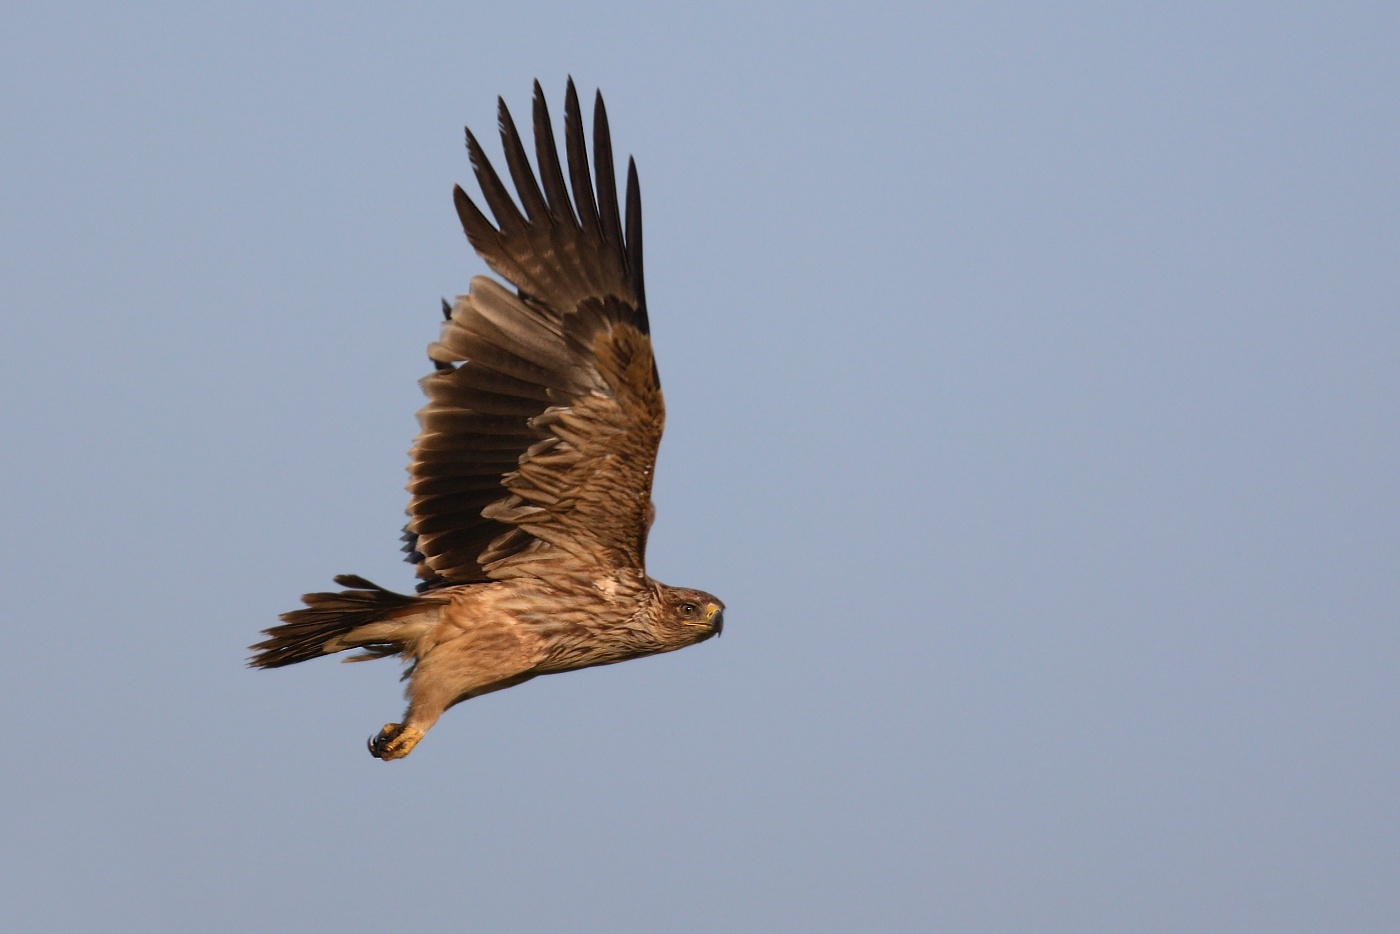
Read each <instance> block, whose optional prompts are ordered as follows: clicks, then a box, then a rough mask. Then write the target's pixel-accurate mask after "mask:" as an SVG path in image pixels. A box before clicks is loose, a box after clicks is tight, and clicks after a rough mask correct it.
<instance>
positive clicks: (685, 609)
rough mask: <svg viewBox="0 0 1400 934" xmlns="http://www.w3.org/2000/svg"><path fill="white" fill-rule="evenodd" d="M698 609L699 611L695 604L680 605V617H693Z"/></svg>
mask: <svg viewBox="0 0 1400 934" xmlns="http://www.w3.org/2000/svg"><path fill="white" fill-rule="evenodd" d="M699 609H700V608H699V607H698V606H696V605H695V604H693V603H682V604H681V615H682V616H694V615H695V614H696V612H697V611H698V610H699Z"/></svg>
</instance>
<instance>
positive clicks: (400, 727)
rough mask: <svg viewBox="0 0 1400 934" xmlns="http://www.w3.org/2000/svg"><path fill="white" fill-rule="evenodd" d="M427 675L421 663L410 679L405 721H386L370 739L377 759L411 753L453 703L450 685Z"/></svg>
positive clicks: (370, 745) (399, 756) (371, 748)
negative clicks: (377, 733)
mask: <svg viewBox="0 0 1400 934" xmlns="http://www.w3.org/2000/svg"><path fill="white" fill-rule="evenodd" d="M423 675H424V666H422V665H420V666H419V667H418V668H417V669H416V670H415V671H414V673H413V676H412V680H411V681H410V682H409V687H408V709H407V710H406V711H404V715H403V723H386V724H384V729H382V730H380V731H379V735H378V736H376V737H374V738H373V739H371V740H370V741H369V754H370V755H372V756H374V757H375V758H376V759H383V760H384V761H385V762H388V761H389V760H390V759H402V758H403V757H404V756H406V755H408V754H409V753H410V752H412V751H413V747H414V746H417V745H418V741H419V740H421V739H422V738H423V734H425V733H427V732H428V730H430V729H432V726H433V724H434V723H437V722H438V718H439V717H441V716H442V714H443V711H445V710H447V708H448V707H451V706H452V702H453V696H452V690H451V688H450V686H449V685H446V684H444V683H443V682H442V681H441V680H440V679H434V678H431V677H424V676H423Z"/></svg>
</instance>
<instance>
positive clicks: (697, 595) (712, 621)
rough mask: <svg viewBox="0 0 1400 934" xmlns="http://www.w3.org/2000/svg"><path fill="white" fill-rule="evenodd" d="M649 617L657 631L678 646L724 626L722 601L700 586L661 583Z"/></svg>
mask: <svg viewBox="0 0 1400 934" xmlns="http://www.w3.org/2000/svg"><path fill="white" fill-rule="evenodd" d="M652 619H653V622H654V625H655V627H656V629H657V630H658V632H657V635H658V636H660V637H661V638H662V639H663V640H664V641H665V642H666V643H667V644H668V645H669V646H670V647H671V648H677V649H681V648H685V647H686V646H687V645H694V644H695V643H697V642H704V641H705V640H706V639H708V638H710V637H711V636H717V635H719V634H720V633H721V632H722V631H723V630H724V603H723V602H722V601H721V600H720V599H719V597H716V596H714V595H713V594H708V593H705V591H703V590H692V589H690V588H689V587H667V586H665V585H662V586H661V587H660V590H659V593H658V599H657V603H656V606H655V612H654V614H653V617H652Z"/></svg>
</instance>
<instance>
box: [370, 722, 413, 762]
mask: <svg viewBox="0 0 1400 934" xmlns="http://www.w3.org/2000/svg"><path fill="white" fill-rule="evenodd" d="M422 738H423V731H422V730H415V729H414V728H413V727H411V726H404V725H403V724H402V723H386V724H384V729H382V730H380V731H379V735H378V736H376V737H374V739H372V740H370V741H369V754H370V755H372V756H374V757H375V758H376V759H383V760H384V761H385V762H388V761H389V760H390V759H402V758H403V757H404V756H406V755H408V754H409V753H410V752H412V751H413V747H414V746H417V745H418V741H419V740H420V739H422Z"/></svg>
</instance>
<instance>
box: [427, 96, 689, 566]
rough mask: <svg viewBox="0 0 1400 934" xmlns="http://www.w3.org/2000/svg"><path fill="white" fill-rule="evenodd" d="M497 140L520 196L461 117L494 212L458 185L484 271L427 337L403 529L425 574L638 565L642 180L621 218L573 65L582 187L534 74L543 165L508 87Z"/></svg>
mask: <svg viewBox="0 0 1400 934" xmlns="http://www.w3.org/2000/svg"><path fill="white" fill-rule="evenodd" d="M500 130H501V141H502V144H503V146H504V149H505V157H506V164H507V166H508V167H509V170H510V175H511V179H512V180H513V181H514V183H515V190H516V193H517V195H518V197H519V202H520V204H519V206H518V207H517V205H516V203H515V201H514V200H512V198H511V196H510V193H509V191H508V190H507V189H506V186H505V185H504V184H503V183H502V181H501V179H500V177H499V176H498V175H497V174H496V171H495V169H493V168H492V166H491V163H490V162H489V161H488V160H487V158H486V155H485V153H484V152H483V151H482V148H481V145H480V144H479V143H478V142H477V140H476V137H474V136H473V135H472V134H471V131H470V130H468V131H467V148H468V150H469V152H470V154H471V160H472V166H473V168H474V170H475V174H476V178H477V181H478V183H479V184H480V186H481V191H482V194H483V196H484V198H485V201H486V204H487V206H488V208H489V209H490V211H491V214H492V215H493V217H494V218H495V222H494V223H492V221H490V220H488V219H487V217H486V215H485V214H483V213H482V211H481V210H480V209H479V208H478V207H477V206H476V204H475V203H474V202H473V201H472V200H471V198H470V197H468V196H467V194H466V193H465V192H464V191H462V189H461V188H460V187H459V188H457V189H456V190H455V191H454V197H455V200H456V204H457V212H458V214H459V215H460V217H461V220H462V226H463V228H464V229H465V230H466V234H467V239H468V240H470V241H471V244H472V246H473V247H474V248H475V249H476V251H477V253H479V254H480V255H481V257H482V259H484V260H485V261H486V263H487V265H488V266H490V267H491V269H493V270H494V271H495V272H496V273H498V274H499V275H501V276H502V277H503V278H505V279H506V280H508V281H509V282H510V283H511V284H512V285H514V286H515V287H516V292H515V293H511V292H510V291H509V290H507V289H506V288H504V287H503V286H501V285H500V284H499V283H497V282H495V281H494V280H492V279H489V278H486V277H484V276H482V277H477V278H476V279H473V280H472V284H471V290H470V291H469V293H468V294H467V295H464V296H461V297H460V298H458V299H457V301H456V303H455V304H454V305H453V306H452V308H451V310H450V313H449V315H448V319H447V321H446V322H445V323H444V324H443V328H442V336H441V337H440V338H439V340H438V341H437V342H436V343H434V344H432V345H431V346H429V348H428V355H429V356H430V357H431V358H432V359H433V361H434V363H435V365H436V366H437V367H438V370H437V371H436V372H435V373H433V374H431V375H430V376H428V377H426V378H425V379H424V380H423V382H422V385H423V390H424V392H425V393H426V394H427V396H428V400H429V401H428V404H427V405H426V406H425V407H424V408H423V409H422V410H421V411H420V412H419V413H418V419H419V422H420V425H421V428H422V430H421V431H420V432H419V434H418V437H417V438H416V439H415V440H414V444H413V450H412V452H411V458H412V460H411V464H410V466H409V471H410V473H411V474H412V480H411V481H410V483H409V486H408V489H409V491H410V492H411V493H412V494H413V499H412V501H411V502H410V504H409V507H408V512H409V523H408V527H407V529H406V532H405V540H406V542H407V545H406V547H405V550H406V551H409V552H410V555H409V560H410V561H414V562H415V563H416V564H417V565H418V575H419V577H420V578H422V583H420V585H419V588H420V589H432V588H435V587H441V586H446V585H450V584H459V583H468V582H472V581H483V580H488V579H504V578H507V577H519V576H533V577H545V578H550V577H555V576H558V575H564V576H578V575H580V574H592V575H594V576H597V575H598V574H599V573H600V572H601V573H606V572H607V571H609V570H613V569H621V568H636V569H641V568H642V565H643V553H644V551H645V547H646V533H647V529H648V527H649V525H650V518H651V477H652V468H653V466H654V464H655V462H656V449H657V445H658V444H659V443H660V440H661V431H662V426H663V423H664V420H665V409H664V405H663V403H662V398H661V386H660V382H659V380H658V378H657V373H656V365H655V362H654V359H653V357H652V352H651V339H650V337H649V336H648V332H649V328H648V324H647V314H646V299H645V294H644V290H643V284H642V223H641V195H640V192H639V190H638V185H637V172H636V167H635V166H634V165H633V164H632V163H631V162H630V161H629V163H628V171H627V200H626V228H625V230H624V228H623V221H622V218H621V217H620V216H619V213H618V199H617V185H616V181H615V179H614V175H613V165H612V144H611V141H610V137H609V133H608V118H607V111H606V110H605V109H604V106H603V99H602V95H601V94H600V95H599V96H598V97H597V99H596V101H595V104H594V111H593V148H594V154H593V159H594V172H595V174H596V183H597V188H596V199H595V189H594V180H593V179H592V178H590V174H589V167H588V152H587V147H586V144H585V142H584V135H583V123H582V118H581V115H580V111H579V103H578V95H577V93H576V92H575V90H574V85H573V81H572V80H570V82H569V85H568V92H567V96H566V98H565V111H564V137H565V148H566V152H567V161H568V169H569V175H568V178H569V184H570V186H571V187H572V189H573V197H572V199H571V198H570V196H569V192H568V190H567V189H566V187H565V177H564V171H563V167H562V166H561V165H560V161H559V155H558V152H557V150H556V148H555V143H554V134H553V131H552V129H551V126H550V120H549V112H548V110H547V109H546V106H545V101H544V94H543V92H542V91H541V89H540V85H539V82H536V83H535V99H534V130H535V153H536V161H537V163H538V165H539V176H538V178H537V177H536V175H535V173H534V172H533V171H532V169H531V167H530V163H529V160H528V158H527V157H526V155H525V148H524V146H523V145H522V143H521V140H520V135H519V133H517V132H516V129H515V124H514V122H513V121H512V120H511V116H510V112H509V111H508V110H507V109H506V105H505V102H504V101H502V102H501V103H500Z"/></svg>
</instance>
